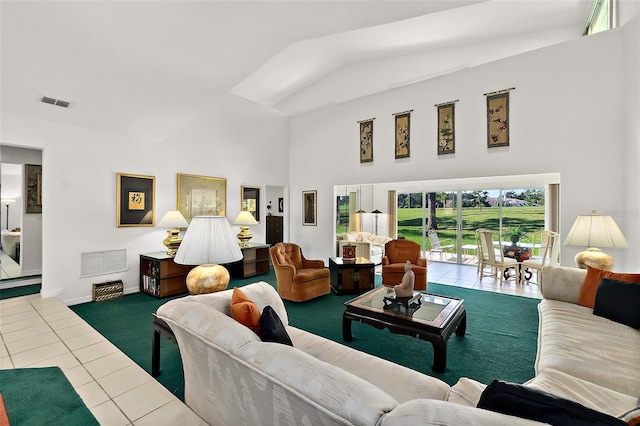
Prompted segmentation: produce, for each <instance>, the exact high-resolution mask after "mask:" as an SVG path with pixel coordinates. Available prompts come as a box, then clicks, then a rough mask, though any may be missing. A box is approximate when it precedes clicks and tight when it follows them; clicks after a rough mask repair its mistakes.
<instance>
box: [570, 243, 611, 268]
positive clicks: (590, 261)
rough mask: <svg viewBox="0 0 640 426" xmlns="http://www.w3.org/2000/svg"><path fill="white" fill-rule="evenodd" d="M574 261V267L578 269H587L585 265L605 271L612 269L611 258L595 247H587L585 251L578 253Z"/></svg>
mask: <svg viewBox="0 0 640 426" xmlns="http://www.w3.org/2000/svg"><path fill="white" fill-rule="evenodd" d="M575 261H576V266H577V267H578V268H580V269H587V265H589V266H591V267H593V268H598V269H603V270H605V271H610V270H612V269H613V258H612V257H611V256H609V255H608V254H607V253H604V252H602V251H601V250H600V249H599V248H595V247H589V248H588V249H586V250H585V251H581V252H580V253H578V254H577V255H576V258H575Z"/></svg>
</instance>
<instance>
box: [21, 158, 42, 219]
mask: <svg viewBox="0 0 640 426" xmlns="http://www.w3.org/2000/svg"><path fill="white" fill-rule="evenodd" d="M24 168H25V173H24V175H25V188H26V192H27V194H26V197H25V200H24V203H25V205H24V212H25V213H29V214H32V213H42V165H41V164H25V165H24Z"/></svg>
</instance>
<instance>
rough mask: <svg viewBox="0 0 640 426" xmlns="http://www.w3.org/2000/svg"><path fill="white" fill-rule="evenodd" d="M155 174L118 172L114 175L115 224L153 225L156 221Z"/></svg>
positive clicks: (120, 226) (122, 225)
mask: <svg viewBox="0 0 640 426" xmlns="http://www.w3.org/2000/svg"><path fill="white" fill-rule="evenodd" d="M155 203H156V178H155V176H144V175H132V174H126V173H118V174H117V177H116V226H117V227H119V228H122V227H128V226H154V225H155V223H156V210H155Z"/></svg>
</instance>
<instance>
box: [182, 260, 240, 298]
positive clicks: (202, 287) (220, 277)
mask: <svg viewBox="0 0 640 426" xmlns="http://www.w3.org/2000/svg"><path fill="white" fill-rule="evenodd" d="M230 279H231V276H230V275H229V271H227V269H226V268H225V267H224V266H221V265H217V264H215V263H212V264H205V265H200V266H196V267H195V268H193V269H192V270H191V271H190V272H189V274H187V288H188V289H189V293H191V294H204V293H214V292H216V291H222V290H225V289H226V288H227V286H228V285H229V280H230Z"/></svg>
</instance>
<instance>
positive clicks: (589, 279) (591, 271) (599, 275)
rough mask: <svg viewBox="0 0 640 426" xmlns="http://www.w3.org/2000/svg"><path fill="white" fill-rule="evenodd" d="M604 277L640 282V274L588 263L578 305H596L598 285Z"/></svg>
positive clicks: (591, 306)
mask: <svg viewBox="0 0 640 426" xmlns="http://www.w3.org/2000/svg"><path fill="white" fill-rule="evenodd" d="M603 278H611V279H614V280H619V281H624V282H628V283H635V284H640V274H627V273H622V272H611V271H605V270H603V269H598V268H594V267H592V266H589V265H587V275H586V276H585V277H584V281H583V283H582V288H581V289H580V296H579V297H578V305H581V306H586V307H587V308H593V307H594V306H595V304H596V292H597V291H598V286H599V285H600V281H602V279H603Z"/></svg>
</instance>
